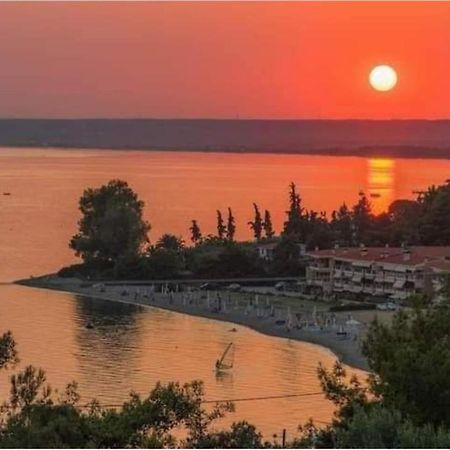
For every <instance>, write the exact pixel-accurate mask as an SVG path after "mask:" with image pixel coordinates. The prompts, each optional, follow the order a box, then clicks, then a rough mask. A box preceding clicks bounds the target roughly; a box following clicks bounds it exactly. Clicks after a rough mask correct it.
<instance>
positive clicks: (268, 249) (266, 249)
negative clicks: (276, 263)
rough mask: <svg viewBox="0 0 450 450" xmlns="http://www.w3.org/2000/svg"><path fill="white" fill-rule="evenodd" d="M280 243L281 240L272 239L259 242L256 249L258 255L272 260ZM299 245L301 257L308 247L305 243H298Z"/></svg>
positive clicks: (266, 259)
mask: <svg viewBox="0 0 450 450" xmlns="http://www.w3.org/2000/svg"><path fill="white" fill-rule="evenodd" d="M279 243H280V241H279V240H276V241H270V242H264V241H263V242H259V243H258V244H257V245H256V249H257V251H258V256H259V257H260V258H261V259H264V260H265V261H272V260H273V256H274V250H275V248H276V247H277V245H278V244H279ZM296 245H297V246H298V256H299V258H303V257H304V255H305V253H306V247H305V245H304V244H296Z"/></svg>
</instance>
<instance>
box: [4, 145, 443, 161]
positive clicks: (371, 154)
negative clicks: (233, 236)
mask: <svg viewBox="0 0 450 450" xmlns="http://www.w3.org/2000/svg"><path fill="white" fill-rule="evenodd" d="M380 147H382V146H378V147H374V148H361V149H359V148H357V149H345V148H344V149H315V150H307V149H304V150H289V149H286V150H261V149H251V148H249V149H236V148H208V149H201V148H200V149H195V148H186V149H182V148H165V147H164V148H157V147H148V148H147V147H142V148H136V147H90V146H88V147H74V146H63V145H58V146H44V145H2V144H0V151H1V150H2V149H36V150H39V149H40V150H62V151H64V150H80V151H82V150H86V151H118V152H119V151H123V152H132V151H136V152H163V153H164V152H167V153H171V152H179V153H221V154H238V155H242V154H249V155H250V154H251V155H257V154H259V155H298V156H302V155H304V156H323V157H326V156H329V157H353V158H397V159H425V160H428V159H450V148H449V149H433V148H420V149H413V150H414V152H412V151H411V147H408V148H401V147H393V148H391V149H389V148H386V147H383V148H384V150H385V151H384V152H380V151H379V149H380Z"/></svg>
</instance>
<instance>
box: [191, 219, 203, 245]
mask: <svg viewBox="0 0 450 450" xmlns="http://www.w3.org/2000/svg"><path fill="white" fill-rule="evenodd" d="M189 230H190V232H191V241H192V242H193V243H194V244H195V245H197V244H199V243H200V242H202V233H201V231H200V227H199V225H198V223H197V221H196V220H193V221H192V225H191V227H190V228H189Z"/></svg>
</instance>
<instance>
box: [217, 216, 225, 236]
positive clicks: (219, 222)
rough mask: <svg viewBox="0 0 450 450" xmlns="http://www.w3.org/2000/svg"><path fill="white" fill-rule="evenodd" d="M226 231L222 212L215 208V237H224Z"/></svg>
mask: <svg viewBox="0 0 450 450" xmlns="http://www.w3.org/2000/svg"><path fill="white" fill-rule="evenodd" d="M226 232H227V227H226V226H225V224H224V221H223V217H222V213H221V212H220V211H219V210H217V237H218V238H219V239H224V238H225V233H226Z"/></svg>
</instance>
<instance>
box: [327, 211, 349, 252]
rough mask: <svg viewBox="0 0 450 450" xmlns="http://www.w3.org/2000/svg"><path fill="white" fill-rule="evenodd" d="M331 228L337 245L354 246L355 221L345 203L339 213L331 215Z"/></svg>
mask: <svg viewBox="0 0 450 450" xmlns="http://www.w3.org/2000/svg"><path fill="white" fill-rule="evenodd" d="M330 226H331V230H332V231H333V233H334V237H335V241H336V243H337V244H339V245H343V246H351V245H352V244H353V219H352V214H351V211H350V210H349V209H348V207H347V205H346V204H345V203H343V204H342V205H341V206H340V207H339V209H338V210H337V211H333V212H332V213H331V222H330Z"/></svg>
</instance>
